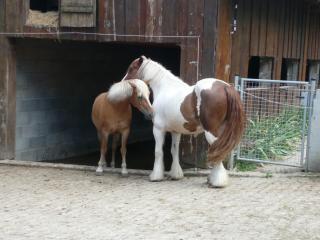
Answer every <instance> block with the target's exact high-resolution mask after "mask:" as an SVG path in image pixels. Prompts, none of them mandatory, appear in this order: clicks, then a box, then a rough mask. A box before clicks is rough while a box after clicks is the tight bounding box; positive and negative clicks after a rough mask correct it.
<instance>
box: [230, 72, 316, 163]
mask: <svg viewBox="0 0 320 240" xmlns="http://www.w3.org/2000/svg"><path fill="white" fill-rule="evenodd" d="M235 86H236V88H237V89H238V91H239V92H240V96H241V99H242V101H243V105H244V109H245V112H246V116H247V126H246V131H245V133H244V135H243V138H242V141H241V142H240V144H239V146H238V148H237V151H236V158H237V159H238V160H242V161H250V162H259V163H272V164H279V165H286V166H295V167H301V168H307V166H306V165H307V158H308V145H309V144H308V139H309V138H308V136H309V134H310V133H309V129H308V126H309V120H310V119H311V110H312V102H313V101H311V100H312V96H313V93H314V91H315V84H314V81H312V82H311V83H309V82H303V81H285V80H266V79H250V78H240V77H236V79H235Z"/></svg>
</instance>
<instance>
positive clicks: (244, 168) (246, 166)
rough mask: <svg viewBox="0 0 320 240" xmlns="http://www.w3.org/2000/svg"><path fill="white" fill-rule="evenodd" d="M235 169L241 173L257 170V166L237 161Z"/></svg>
mask: <svg viewBox="0 0 320 240" xmlns="http://www.w3.org/2000/svg"><path fill="white" fill-rule="evenodd" d="M235 167H236V169H237V170H238V171H240V172H248V171H254V170H256V169H257V164H256V163H252V162H245V161H237V162H236V166H235Z"/></svg>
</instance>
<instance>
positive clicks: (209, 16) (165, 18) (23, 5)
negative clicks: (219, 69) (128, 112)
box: [2, 0, 218, 83]
mask: <svg viewBox="0 0 320 240" xmlns="http://www.w3.org/2000/svg"><path fill="white" fill-rule="evenodd" d="M2 1H5V4H6V19H7V20H8V19H10V21H7V23H6V30H7V31H8V32H22V31H25V32H48V31H49V32H56V29H54V28H51V29H50V28H35V27H28V26H25V25H24V24H25V21H26V18H27V9H28V4H27V1H26V0H24V1H21V0H2ZM217 2H218V0H201V1H198V0H157V1H154V0H136V1H132V0H117V1H114V0H97V4H98V10H97V15H98V17H97V26H96V28H87V29H85V28H80V29H79V28H60V29H59V31H84V32H93V33H94V32H95V33H107V34H132V35H143V37H114V36H104V37H101V36H100V37H98V36H83V35H78V36H75V35H69V36H62V35H61V36H60V39H73V40H94V41H95V40H97V41H121V42H138V43H166V44H176V45H179V46H180V47H181V76H182V78H184V79H185V81H186V82H189V83H192V82H195V80H196V72H197V71H196V70H197V68H196V60H197V54H198V52H197V49H198V46H197V44H198V43H197V39H180V38H170V39H169V38H163V37H159V38H154V37H152V36H161V35H172V36H177V35H185V36H197V35H199V36H200V44H199V45H200V53H199V54H200V63H205V64H200V69H199V70H200V71H199V73H200V78H201V77H207V76H212V75H213V73H214V50H215V35H216V24H217V23H216V16H217ZM33 37H44V38H48V36H41V35H38V36H36V35H34V36H33ZM51 38H56V36H54V35H53V36H51Z"/></svg>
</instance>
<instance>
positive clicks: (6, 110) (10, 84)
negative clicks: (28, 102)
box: [0, 37, 16, 159]
mask: <svg viewBox="0 0 320 240" xmlns="http://www.w3.org/2000/svg"><path fill="white" fill-rule="evenodd" d="M15 75H16V64H15V54H14V50H13V47H12V45H11V44H10V42H9V40H8V39H7V38H6V37H0V159H11V158H14V151H15V126H16V122H15V115H16V93H15V91H16V88H15V78H16V76H15Z"/></svg>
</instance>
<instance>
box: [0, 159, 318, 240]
mask: <svg viewBox="0 0 320 240" xmlns="http://www.w3.org/2000/svg"><path fill="white" fill-rule="evenodd" d="M0 177H1V181H0V202H1V205H0V216H1V217H0V239H5V240H7V239H10V240H14V239H17V240H18V239H19V240H23V239H77V240H81V239H86V240H88V239H95V240H97V239H126V240H127V239H288V240H289V239H290V240H291V239H320V178H319V177H290V178H289V177H275V176H273V177H270V178H261V177H231V183H230V186H229V187H227V188H225V189H211V188H208V186H207V184H206V178H205V177H189V178H188V177H186V178H184V179H183V180H181V181H163V182H158V183H151V182H149V181H148V177H147V176H132V175H131V176H130V177H128V178H122V177H120V176H119V175H117V174H110V173H106V174H105V175H103V176H99V177H98V176H95V175H94V172H92V171H74V170H59V169H50V168H32V167H22V166H8V165H0Z"/></svg>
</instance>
